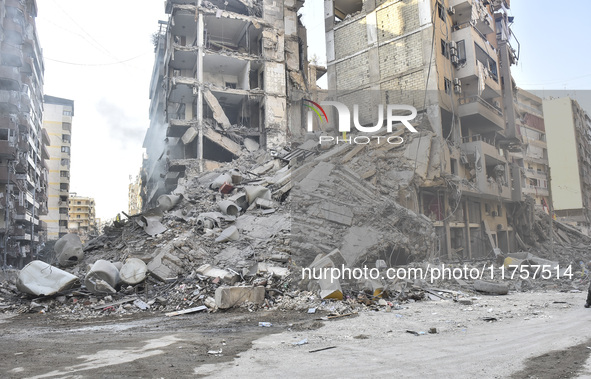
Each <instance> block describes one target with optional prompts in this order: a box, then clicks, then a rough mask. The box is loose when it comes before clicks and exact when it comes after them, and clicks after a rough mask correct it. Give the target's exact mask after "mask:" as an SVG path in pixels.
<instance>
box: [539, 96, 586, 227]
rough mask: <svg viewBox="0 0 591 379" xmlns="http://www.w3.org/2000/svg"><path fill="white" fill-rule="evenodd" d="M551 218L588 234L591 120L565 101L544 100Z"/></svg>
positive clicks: (574, 103)
mask: <svg viewBox="0 0 591 379" xmlns="http://www.w3.org/2000/svg"><path fill="white" fill-rule="evenodd" d="M543 105H544V121H545V125H546V135H547V137H548V140H547V144H548V161H549V163H550V169H551V170H552V171H551V175H552V181H551V190H552V202H553V205H554V214H555V215H556V217H557V218H558V219H559V220H560V221H564V222H567V223H569V224H572V225H576V226H578V227H579V228H580V229H581V230H582V231H583V232H584V233H586V234H589V225H590V222H591V214H590V209H591V208H590V207H591V118H590V117H589V115H588V114H587V113H586V112H585V111H584V110H583V109H582V108H581V106H580V105H579V103H578V102H577V101H576V100H573V99H571V98H569V97H563V98H559V99H548V100H544V102H543Z"/></svg>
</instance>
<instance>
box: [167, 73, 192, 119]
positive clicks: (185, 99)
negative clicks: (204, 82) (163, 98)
mask: <svg viewBox="0 0 591 379" xmlns="http://www.w3.org/2000/svg"><path fill="white" fill-rule="evenodd" d="M196 86H197V82H196V80H195V79H193V78H189V77H182V76H175V77H173V78H171V79H170V85H169V88H170V92H169V94H168V100H169V101H170V102H173V103H192V102H193V99H194V98H195V96H196V95H195V94H194V92H193V91H194V89H195V87H196ZM182 116H183V117H184V115H182Z"/></svg>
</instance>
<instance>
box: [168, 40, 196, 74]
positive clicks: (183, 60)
mask: <svg viewBox="0 0 591 379" xmlns="http://www.w3.org/2000/svg"><path fill="white" fill-rule="evenodd" d="M196 64H197V48H196V47H192V46H182V45H179V44H176V43H175V44H173V48H172V49H171V55H170V63H169V66H170V67H172V68H174V69H175V70H192V69H193V68H194V67H195V65H196Z"/></svg>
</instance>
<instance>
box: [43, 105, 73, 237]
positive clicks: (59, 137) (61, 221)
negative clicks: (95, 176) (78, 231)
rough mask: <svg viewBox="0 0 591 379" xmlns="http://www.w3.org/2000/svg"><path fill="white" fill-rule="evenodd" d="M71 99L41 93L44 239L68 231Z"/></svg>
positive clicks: (61, 234)
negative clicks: (44, 158) (46, 185)
mask: <svg viewBox="0 0 591 379" xmlns="http://www.w3.org/2000/svg"><path fill="white" fill-rule="evenodd" d="M73 116H74V101H73V100H68V99H62V98H59V97H54V96H47V95H45V96H44V110H43V129H44V130H45V131H46V132H47V134H48V135H49V141H50V143H49V146H48V149H47V150H48V151H49V163H48V165H47V166H48V169H49V177H48V178H49V179H48V180H49V188H48V191H47V198H48V201H47V207H48V214H47V215H46V216H43V217H42V220H43V221H45V222H46V223H47V240H48V241H49V240H57V239H59V238H61V237H63V236H64V235H66V234H67V233H68V219H69V217H68V199H69V197H70V157H71V151H70V149H71V143H72V117H73Z"/></svg>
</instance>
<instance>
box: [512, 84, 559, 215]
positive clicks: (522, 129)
mask: <svg viewBox="0 0 591 379" xmlns="http://www.w3.org/2000/svg"><path fill="white" fill-rule="evenodd" d="M515 108H516V116H517V117H516V123H517V128H518V131H519V133H518V134H519V136H520V137H521V141H522V149H521V151H518V152H511V153H510V155H511V157H512V158H513V161H514V162H515V163H516V164H517V165H518V166H519V167H520V168H521V189H522V193H523V194H524V195H527V196H531V197H532V198H533V199H534V201H535V205H536V208H539V209H542V210H544V211H545V212H546V213H550V205H551V204H550V203H551V200H550V189H549V185H550V177H549V169H548V150H547V146H546V128H545V126H544V110H543V107H542V99H541V98H539V97H538V96H536V95H535V94H533V93H531V92H528V91H525V90H523V89H521V88H518V89H517V91H516V96H515Z"/></svg>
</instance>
